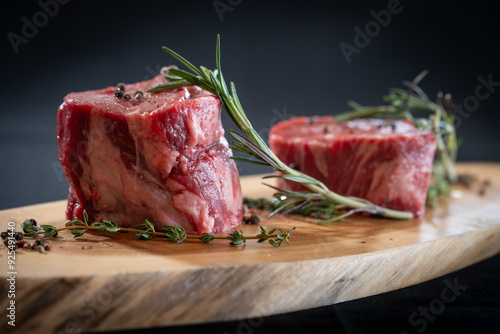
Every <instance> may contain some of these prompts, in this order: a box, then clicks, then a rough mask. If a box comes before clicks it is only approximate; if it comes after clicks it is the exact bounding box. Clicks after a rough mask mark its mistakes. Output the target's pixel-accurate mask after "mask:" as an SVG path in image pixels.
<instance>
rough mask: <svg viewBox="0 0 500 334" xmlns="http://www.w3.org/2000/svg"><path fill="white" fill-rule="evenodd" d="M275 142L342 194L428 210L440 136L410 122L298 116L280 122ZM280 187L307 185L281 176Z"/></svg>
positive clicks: (294, 162) (284, 156) (286, 156)
mask: <svg viewBox="0 0 500 334" xmlns="http://www.w3.org/2000/svg"><path fill="white" fill-rule="evenodd" d="M269 143H270V147H271V150H272V151H273V152H274V153H275V154H276V155H277V156H278V158H280V159H281V160H282V161H283V162H284V163H285V164H288V165H291V166H293V167H294V168H296V169H298V170H299V171H301V172H304V173H306V174H308V175H310V176H312V177H314V178H316V179H318V180H320V181H322V182H323V183H324V184H325V185H326V186H327V187H328V188H329V189H331V190H332V191H334V192H336V193H339V194H341V195H347V196H355V197H360V198H364V199H367V200H368V201H370V202H372V203H374V204H377V205H380V206H382V207H385V208H390V209H395V210H403V211H411V212H412V213H413V215H414V216H415V217H417V218H418V217H422V216H423V214H424V212H425V200H426V195H427V188H428V186H429V179H430V175H431V171H432V162H433V159H434V152H435V150H436V138H435V136H434V135H433V134H432V133H431V132H426V131H421V130H419V129H417V128H416V127H414V126H413V125H412V124H411V123H409V122H407V121H403V120H382V119H355V120H351V121H346V122H336V121H335V120H334V119H333V118H332V117H329V116H322V117H313V118H306V117H298V118H293V119H290V120H287V121H283V122H280V123H278V124H276V125H275V126H274V127H273V128H272V129H271V131H270V134H269ZM278 187H281V188H284V189H288V190H304V189H305V188H304V187H303V186H301V185H300V184H298V183H295V182H292V181H287V180H284V179H281V178H279V179H278Z"/></svg>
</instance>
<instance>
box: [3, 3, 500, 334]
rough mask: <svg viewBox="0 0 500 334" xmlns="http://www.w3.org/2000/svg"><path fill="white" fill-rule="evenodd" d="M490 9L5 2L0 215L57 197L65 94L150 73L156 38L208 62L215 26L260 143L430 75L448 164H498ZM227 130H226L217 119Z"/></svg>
mask: <svg viewBox="0 0 500 334" xmlns="http://www.w3.org/2000/svg"><path fill="white" fill-rule="evenodd" d="M54 4H57V6H55V5H54ZM493 4H494V2H492V1H491V2H481V1H475V2H465V1H464V2H457V1H409V0H401V1H394V0H392V1H352V2H348V1H330V2H321V1H281V2H279V1H250V0H216V1H213V0H208V1H166V0H164V1H106V2H105V1H92V0H90V1H83V0H72V1H63V0H60V1H59V2H55V1H54V0H41V1H36V0H30V1H17V2H12V3H9V4H8V5H7V4H3V5H2V6H3V7H2V10H1V18H2V19H1V25H2V34H3V36H4V37H2V44H1V48H2V49H1V51H2V52H1V62H0V66H1V67H2V71H1V73H2V81H1V85H2V89H1V91H2V93H3V99H2V104H1V108H0V110H1V121H0V145H1V146H0V153H1V155H0V156H1V157H2V158H1V159H0V172H1V175H2V176H1V179H0V180H1V181H0V182H1V183H0V209H6V208H9V207H14V206H21V205H28V204H33V203H39V202H45V201H50V200H58V199H62V198H65V197H66V195H67V183H66V181H65V180H64V178H63V177H62V174H61V172H60V167H59V165H58V161H57V145H56V137H55V129H56V121H55V119H56V112H57V108H58V106H59V104H60V103H61V101H62V98H63V97H64V95H65V94H67V93H68V92H71V91H80V90H88V89H97V88H102V87H105V86H108V85H114V84H116V83H117V82H120V81H123V82H129V83H130V82H135V81H139V80H143V79H147V78H151V77H152V76H153V75H154V74H155V73H157V72H158V71H159V69H160V67H161V66H163V65H168V64H170V63H172V62H173V61H172V59H171V58H169V56H168V55H167V54H165V53H164V52H163V51H162V50H161V46H163V45H167V46H169V47H171V48H173V49H174V50H176V51H178V52H179V53H181V54H183V55H184V56H186V57H187V58H188V59H190V60H191V61H192V62H193V63H194V64H196V65H205V66H207V67H212V68H213V67H214V65H215V64H214V57H215V38H216V34H218V33H219V34H221V38H222V63H223V68H224V71H225V76H226V79H227V80H231V81H234V82H235V83H236V86H237V88H238V91H239V94H240V98H241V100H242V103H243V105H244V106H245V109H246V111H247V113H248V115H249V117H250V119H251V120H252V122H253V124H254V126H255V128H256V129H258V131H259V132H260V133H261V134H263V135H264V137H265V136H266V134H267V131H268V129H269V127H270V126H271V125H273V124H274V123H276V122H277V121H279V120H280V119H283V118H288V117H290V116H293V115H315V114H318V115H325V114H333V113H336V112H339V111H343V110H346V109H347V106H346V101H347V100H349V99H353V100H355V101H357V102H359V103H362V104H380V103H382V102H383V101H382V99H381V98H382V96H383V95H384V94H385V93H386V92H387V89H388V88H390V87H394V86H399V85H400V82H401V81H402V80H411V79H413V77H415V76H416V75H417V74H418V73H419V72H420V71H422V70H423V69H428V70H429V75H428V76H427V77H426V78H425V79H424V81H423V82H422V84H421V86H422V88H423V89H424V90H425V91H427V92H428V94H429V95H431V96H434V95H435V94H436V93H437V92H438V91H439V90H442V91H444V92H449V93H451V94H452V96H453V97H454V100H455V103H456V104H457V105H462V112H461V113H460V115H459V116H458V118H459V122H460V125H459V127H458V131H459V135H460V136H462V137H463V138H464V139H465V140H464V143H463V145H462V147H461V149H460V154H459V159H460V160H483V161H484V160H487V161H500V149H499V148H498V143H499V139H500V135H499V131H498V130H497V128H498V122H499V119H500V117H499V116H498V114H499V111H498V110H497V106H498V102H499V101H500V91H499V90H500V83H498V84H497V82H500V65H499V62H498V59H499V50H498V49H499V48H498V46H499V37H498V33H499V32H500V31H499V27H500V24H499V21H500V20H498V13H497V11H496V10H495V7H494V6H493ZM44 13H45V14H44ZM387 13H390V18H389V16H388V15H387ZM377 18H378V21H377ZM359 31H361V33H360V32H359ZM341 46H342V47H341ZM346 53H347V54H348V56H347V57H346ZM485 82H490V83H489V84H485ZM224 125H225V126H226V127H231V123H230V121H229V120H228V118H227V117H226V118H224ZM239 170H240V173H241V174H243V175H244V174H251V173H257V172H263V171H266V170H263V169H262V168H258V167H255V166H252V165H244V164H240V166H239ZM497 263H498V261H497ZM497 287H498V286H497ZM417 291H418V290H417ZM497 296H498V292H497ZM496 307H498V303H497V305H496ZM497 324H498V323H497ZM235 330H236V329H235Z"/></svg>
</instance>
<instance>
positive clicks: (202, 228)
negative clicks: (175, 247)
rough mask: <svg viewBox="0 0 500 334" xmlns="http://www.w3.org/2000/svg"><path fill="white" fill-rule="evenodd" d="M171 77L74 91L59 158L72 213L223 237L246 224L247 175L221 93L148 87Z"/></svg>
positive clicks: (63, 116) (63, 113)
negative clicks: (226, 123)
mask: <svg viewBox="0 0 500 334" xmlns="http://www.w3.org/2000/svg"><path fill="white" fill-rule="evenodd" d="M161 82H165V79H164V78H163V76H157V77H156V78H154V79H152V80H150V81H144V82H139V83H136V84H134V85H126V86H125V89H124V91H123V92H124V93H125V94H129V95H130V96H131V98H130V99H129V98H128V96H127V97H125V98H124V97H121V98H118V97H116V96H115V94H114V93H115V91H116V90H117V88H116V87H108V88H106V89H102V90H95V91H86V92H80V93H71V94H69V95H67V96H66V97H65V98H64V103H63V104H62V105H61V106H60V108H59V113H58V117H57V122H58V125H57V138H58V144H59V160H60V162H61V165H62V167H63V170H64V173H65V175H66V179H67V180H68V182H69V185H70V190H69V199H68V208H67V210H66V214H67V218H68V219H80V220H81V219H83V210H86V211H87V213H88V215H89V219H90V220H91V221H102V220H103V219H107V220H113V221H115V222H117V223H118V225H120V226H123V227H127V226H133V225H136V224H139V223H141V222H143V221H144V219H146V218H148V219H150V220H151V221H152V222H153V223H154V224H155V226H156V227H157V228H158V230H159V229H161V227H162V226H164V225H170V226H173V225H174V224H178V225H180V226H181V227H183V228H184V229H185V230H186V232H187V233H191V234H193V233H194V234H202V233H203V232H209V233H221V232H223V231H227V230H231V229H233V228H235V227H236V226H238V225H240V223H241V221H242V194H241V188H240V183H239V176H238V171H237V169H236V165H235V163H234V161H233V160H232V159H231V158H230V157H231V154H232V153H231V150H230V149H229V147H228V144H227V141H226V140H225V138H224V130H223V128H222V125H221V121H220V110H221V104H220V101H219V99H218V98H217V97H215V96H213V95H212V94H210V93H208V92H206V91H204V90H202V89H200V88H198V87H194V86H192V87H186V88H180V89H178V90H176V91H164V92H159V93H152V94H149V93H144V94H143V97H142V98H141V96H137V98H136V97H134V94H135V92H136V91H142V92H145V91H146V89H148V88H150V87H151V86H153V85H155V84H159V83H161Z"/></svg>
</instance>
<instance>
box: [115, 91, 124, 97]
mask: <svg viewBox="0 0 500 334" xmlns="http://www.w3.org/2000/svg"><path fill="white" fill-rule="evenodd" d="M123 95H124V94H123V92H122V91H121V90H120V89H117V90H115V97H116V98H117V99H121V98H122V97H123Z"/></svg>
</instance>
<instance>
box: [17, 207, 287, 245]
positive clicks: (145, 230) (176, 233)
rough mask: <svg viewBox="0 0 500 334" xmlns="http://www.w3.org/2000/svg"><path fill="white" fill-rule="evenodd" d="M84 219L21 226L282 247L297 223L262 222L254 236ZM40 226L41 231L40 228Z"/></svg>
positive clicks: (47, 234)
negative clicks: (192, 232)
mask: <svg viewBox="0 0 500 334" xmlns="http://www.w3.org/2000/svg"><path fill="white" fill-rule="evenodd" d="M83 216H84V221H83V222H82V221H81V220H72V221H68V223H67V224H66V226H65V227H61V228H57V227H55V226H52V225H41V226H40V227H38V226H36V225H34V224H33V222H32V220H30V219H26V220H25V221H24V222H23V223H22V224H21V227H22V229H23V231H24V233H25V234H24V236H25V237H36V236H37V235H38V234H43V237H44V238H52V237H57V235H58V233H59V232H60V231H64V230H69V231H70V233H71V234H73V236H74V238H78V237H81V236H83V235H84V234H85V233H87V232H88V231H96V232H100V233H117V232H122V233H123V232H132V233H135V235H136V236H137V237H138V238H139V240H151V239H154V238H156V237H161V238H165V241H170V242H175V243H178V244H180V243H182V242H184V241H185V240H186V239H192V240H199V241H201V242H203V243H209V242H212V241H214V240H216V239H219V240H229V244H230V245H231V246H237V245H241V244H245V243H246V241H247V240H257V242H258V243H262V242H265V241H268V242H269V243H270V244H271V245H272V246H273V247H279V246H281V244H282V243H283V242H284V241H286V243H289V239H290V235H291V233H292V232H293V231H294V230H295V227H294V228H293V229H291V230H289V231H284V230H283V229H281V228H274V229H272V230H271V231H269V232H267V231H266V230H265V229H264V227H262V226H260V231H261V233H259V234H257V235H254V236H246V235H245V234H244V233H243V231H234V232H232V233H229V234H228V235H226V236H222V235H215V234H214V233H203V234H202V235H190V234H186V231H185V230H184V229H183V228H182V227H180V226H179V225H175V226H164V227H163V228H162V231H163V232H156V231H155V228H154V225H153V223H152V222H151V221H150V220H149V219H145V220H144V222H142V223H141V224H138V225H136V226H134V227H137V228H128V227H119V226H118V224H117V223H115V222H113V221H110V220H103V221H102V222H93V223H91V224H89V223H88V216H87V212H86V211H83ZM40 229H41V230H42V231H40Z"/></svg>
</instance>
